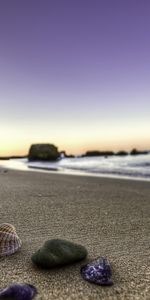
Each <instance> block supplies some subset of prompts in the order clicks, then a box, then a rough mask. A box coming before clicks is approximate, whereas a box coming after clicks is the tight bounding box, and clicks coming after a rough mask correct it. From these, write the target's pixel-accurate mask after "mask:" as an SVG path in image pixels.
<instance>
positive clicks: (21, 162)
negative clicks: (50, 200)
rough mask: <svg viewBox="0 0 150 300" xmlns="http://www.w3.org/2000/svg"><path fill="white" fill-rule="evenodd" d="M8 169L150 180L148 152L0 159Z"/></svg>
mask: <svg viewBox="0 0 150 300" xmlns="http://www.w3.org/2000/svg"><path fill="white" fill-rule="evenodd" d="M0 166H2V167H3V168H8V169H17V170H24V171H26V170H32V171H33V170H35V171H38V170H40V171H43V172H47V171H49V172H50V171H51V172H59V173H63V174H77V175H85V174H86V175H92V176H103V177H113V178H115V177H116V178H128V179H140V180H148V181H150V153H148V154H143V155H127V156H108V157H100V156H95V157H75V158H62V159H60V160H58V161H57V162H28V160H27V159H10V160H7V161H5V160H4V161H2V160H1V161H0Z"/></svg>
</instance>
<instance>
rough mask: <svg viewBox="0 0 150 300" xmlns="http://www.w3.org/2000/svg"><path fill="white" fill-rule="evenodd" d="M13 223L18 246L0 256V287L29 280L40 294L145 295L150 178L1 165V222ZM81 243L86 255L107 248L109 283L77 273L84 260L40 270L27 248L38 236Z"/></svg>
mask: <svg viewBox="0 0 150 300" xmlns="http://www.w3.org/2000/svg"><path fill="white" fill-rule="evenodd" d="M3 222H9V223H12V224H14V225H15V227H16V229H17V232H18V235H19V236H20V237H21V239H22V241H23V245H22V249H21V251H20V252H18V253H16V254H14V255H12V256H9V257H7V258H0V288H3V287H5V286H7V285H9V284H11V283H13V282H27V283H31V284H34V285H35V286H36V287H37V288H38V291H39V294H38V296H37V297H36V298H35V299H37V300H38V299H40V300H48V299H52V300H55V299H57V300H59V299H60V300H77V299H78V300H80V299H84V300H85V299H87V300H98V299H104V300H105V299H107V300H109V299H132V300H134V299H136V300H137V299H139V300H142V299H150V182H143V181H132V180H130V181H129V180H121V179H120V180H119V179H108V178H95V177H88V176H71V175H60V174H57V173H56V174H50V173H42V172H25V171H24V172H23V171H13V170H8V172H4V171H3V169H1V170H0V223H3ZM51 238H64V239H68V240H71V241H73V242H76V243H80V244H82V245H84V246H85V247H86V248H87V250H88V253H89V255H88V258H87V260H86V261H90V260H93V259H95V258H97V257H98V256H107V257H108V258H109V260H110V262H111V265H112V270H113V281H114V285H113V286H112V287H106V288H104V287H99V286H95V285H93V284H90V283H88V282H86V281H84V280H82V278H81V276H80V267H81V265H83V264H85V262H80V263H76V264H75V265H70V266H66V267H64V268H60V269H57V270H56V269H53V270H49V271H41V270H39V269H38V268H36V267H35V266H33V264H32V262H31V259H30V257H31V255H32V253H33V252H34V251H35V250H36V249H38V248H39V247H40V246H41V245H42V244H43V242H44V241H45V240H47V239H51Z"/></svg>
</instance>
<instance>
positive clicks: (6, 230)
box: [0, 223, 22, 256]
mask: <svg viewBox="0 0 150 300" xmlns="http://www.w3.org/2000/svg"><path fill="white" fill-rule="evenodd" d="M21 245H22V242H21V240H20V239H19V237H18V235H17V233H16V229H15V227H14V226H13V225H11V224H8V223H3V224H1V225H0V256H7V255H11V254H13V253H15V252H16V251H18V250H19V249H20V248H21Z"/></svg>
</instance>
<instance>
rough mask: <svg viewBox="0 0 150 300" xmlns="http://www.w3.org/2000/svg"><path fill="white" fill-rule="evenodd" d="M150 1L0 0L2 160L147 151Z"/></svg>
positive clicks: (148, 141)
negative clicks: (31, 153)
mask: <svg viewBox="0 0 150 300" xmlns="http://www.w3.org/2000/svg"><path fill="white" fill-rule="evenodd" d="M149 130H150V1H149V0H22V1H21V0H13V1H12V0H1V1H0V139H1V144H0V155H5V154H23V153H26V152H27V151H28V148H29V146H30V144H31V143H32V142H53V143H55V144H56V145H57V146H58V147H59V149H60V150H63V149H66V150H67V152H68V153H71V152H72V153H81V152H83V151H85V150H87V149H101V150H102V149H112V150H119V149H123V148H124V149H128V150H130V149H131V148H132V147H137V148H140V149H144V148H147V149H150V139H149Z"/></svg>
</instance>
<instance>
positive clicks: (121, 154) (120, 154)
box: [116, 150, 128, 156]
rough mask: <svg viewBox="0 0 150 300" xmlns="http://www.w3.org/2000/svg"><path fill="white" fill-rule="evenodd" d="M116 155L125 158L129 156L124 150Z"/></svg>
mask: <svg viewBox="0 0 150 300" xmlns="http://www.w3.org/2000/svg"><path fill="white" fill-rule="evenodd" d="M116 155H118V156H125V155H128V152H126V151H123V150H122V151H119V152H117V153H116Z"/></svg>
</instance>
